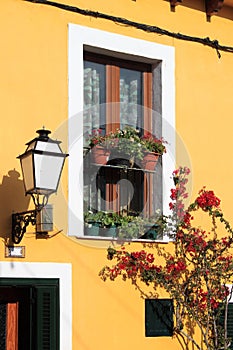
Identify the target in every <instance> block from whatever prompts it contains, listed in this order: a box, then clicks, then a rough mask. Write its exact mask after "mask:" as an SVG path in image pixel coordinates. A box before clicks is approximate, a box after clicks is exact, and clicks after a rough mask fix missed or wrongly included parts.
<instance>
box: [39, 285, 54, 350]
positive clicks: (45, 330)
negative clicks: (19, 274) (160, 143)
mask: <svg viewBox="0 0 233 350" xmlns="http://www.w3.org/2000/svg"><path fill="white" fill-rule="evenodd" d="M35 293H36V304H37V305H36V310H37V311H36V324H37V331H36V333H37V334H36V339H37V341H36V349H37V350H41V349H43V350H58V349H59V307H58V287H57V286H36V288H35Z"/></svg>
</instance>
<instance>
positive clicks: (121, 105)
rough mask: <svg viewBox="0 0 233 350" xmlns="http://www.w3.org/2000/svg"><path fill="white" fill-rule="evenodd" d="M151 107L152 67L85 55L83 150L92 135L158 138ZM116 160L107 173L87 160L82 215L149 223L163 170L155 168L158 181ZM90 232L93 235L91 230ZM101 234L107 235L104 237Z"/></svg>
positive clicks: (157, 202) (157, 205)
mask: <svg viewBox="0 0 233 350" xmlns="http://www.w3.org/2000/svg"><path fill="white" fill-rule="evenodd" d="M157 64H158V65H159V62H158V63H157ZM151 103H152V65H150V64H143V63H139V62H133V61H129V60H121V59H115V58H114V57H109V56H104V55H97V54H95V55H94V54H92V53H89V52H84V121H83V123H84V124H83V129H84V130H83V133H84V147H88V144H86V142H87V139H88V136H89V135H91V134H92V132H93V131H96V130H98V133H101V134H102V135H106V134H109V133H110V132H116V131H117V130H118V129H121V130H123V129H124V128H125V127H127V126H128V127H132V128H133V129H136V130H137V131H138V133H139V134H141V135H143V134H144V133H146V132H150V133H153V134H154V133H155V132H156V135H157V136H158V137H159V136H160V135H161V130H160V128H159V126H160V125H161V123H160V121H159V120H157V124H158V125H156V121H155V120H153V119H152V113H151V107H152V105H151ZM158 104H161V103H160V101H158ZM144 107H145V108H144ZM149 108H150V109H149ZM160 116H161V114H160ZM153 129H155V130H153ZM156 129H157V130H156ZM86 136H87V137H86ZM118 157H119V156H117V155H115V156H114V155H112V154H111V159H110V160H109V161H108V163H107V165H106V167H105V166H103V167H100V166H99V165H98V164H97V165H95V163H94V162H93V161H92V160H91V157H90V156H89V154H85V156H84V173H85V176H84V213H85V212H87V211H94V212H99V211H107V212H114V213H118V214H119V215H131V216H133V217H136V216H138V215H141V214H142V213H143V216H146V217H149V216H151V215H152V214H153V213H155V211H156V210H157V209H160V211H162V210H161V209H162V208H161V203H162V201H161V199H162V183H161V181H158V179H159V178H161V167H159V165H157V168H156V170H157V174H156V175H157V176H154V175H155V174H153V173H150V174H149V173H148V174H146V176H145V174H144V171H143V170H141V171H140V167H139V166H137V164H136V162H135V163H134V165H133V168H127V167H124V166H123V167H121V166H119V165H122V161H123V165H125V163H126V164H127V161H128V160H127V159H124V157H125V154H124V152H122V154H121V157H122V158H123V159H119V158H118ZM126 158H127V157H126ZM116 165H117V167H116ZM96 166H98V169H97V168H96ZM159 173H160V174H159ZM135 229H136V227H135ZM88 232H91V234H93V230H91V231H90V230H88ZM100 232H101V233H102V234H103V235H105V233H106V232H107V231H105V230H104V229H103V230H101V231H100ZM112 232H113V230H112ZM135 234H136V233H135ZM134 238H137V236H136V237H135V235H134Z"/></svg>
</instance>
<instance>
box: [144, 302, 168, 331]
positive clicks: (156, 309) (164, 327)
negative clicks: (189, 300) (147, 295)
mask: <svg viewBox="0 0 233 350" xmlns="http://www.w3.org/2000/svg"><path fill="white" fill-rule="evenodd" d="M145 326H146V327H145V328H146V337H162V336H172V334H173V302H172V300H171V299H146V300H145Z"/></svg>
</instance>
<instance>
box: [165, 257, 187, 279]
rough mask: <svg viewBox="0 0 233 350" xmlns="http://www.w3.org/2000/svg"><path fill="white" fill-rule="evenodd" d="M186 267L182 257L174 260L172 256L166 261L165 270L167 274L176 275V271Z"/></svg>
mask: <svg viewBox="0 0 233 350" xmlns="http://www.w3.org/2000/svg"><path fill="white" fill-rule="evenodd" d="M186 268H187V266H186V263H185V261H184V259H179V260H177V261H175V260H174V258H173V257H170V259H169V260H168V261H167V266H166V270H167V273H169V274H172V275H177V274H178V273H180V272H183V271H185V270H186Z"/></svg>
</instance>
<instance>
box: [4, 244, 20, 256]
mask: <svg viewBox="0 0 233 350" xmlns="http://www.w3.org/2000/svg"><path fill="white" fill-rule="evenodd" d="M5 257H6V258H25V247H24V246H6V247H5Z"/></svg>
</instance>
